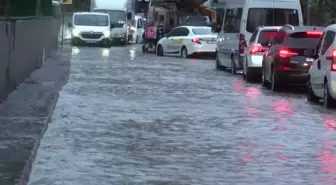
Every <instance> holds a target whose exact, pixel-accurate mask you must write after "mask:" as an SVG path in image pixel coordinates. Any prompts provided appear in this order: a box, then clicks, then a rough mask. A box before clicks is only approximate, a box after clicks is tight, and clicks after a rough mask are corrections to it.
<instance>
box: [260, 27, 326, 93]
mask: <svg viewBox="0 0 336 185" xmlns="http://www.w3.org/2000/svg"><path fill="white" fill-rule="evenodd" d="M323 31H324V27H312V26H290V25H286V26H283V27H282V28H281V29H279V30H278V32H277V33H276V34H275V36H274V38H273V39H272V40H271V41H270V43H269V46H270V48H269V49H268V51H266V52H265V54H264V56H263V61H262V85H263V86H268V85H270V86H271V89H272V90H273V91H276V90H279V89H280V88H281V87H282V86H284V85H306V83H307V79H308V71H309V68H310V66H311V65H312V62H313V61H314V53H315V50H316V47H317V44H318V42H319V40H320V38H321V36H322V34H323Z"/></svg>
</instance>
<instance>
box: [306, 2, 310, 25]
mask: <svg viewBox="0 0 336 185" xmlns="http://www.w3.org/2000/svg"><path fill="white" fill-rule="evenodd" d="M306 8H307V9H306V18H307V25H311V0H307V6H306Z"/></svg>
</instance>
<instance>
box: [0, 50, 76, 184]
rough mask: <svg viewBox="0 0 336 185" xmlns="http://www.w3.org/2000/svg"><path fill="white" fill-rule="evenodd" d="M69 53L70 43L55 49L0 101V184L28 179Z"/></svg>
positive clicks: (67, 67) (65, 73)
mask: <svg viewBox="0 0 336 185" xmlns="http://www.w3.org/2000/svg"><path fill="white" fill-rule="evenodd" d="M70 54H71V50H70V47H69V46H65V48H63V51H61V49H60V50H59V51H57V52H56V54H55V55H54V56H55V57H52V58H49V59H48V60H47V61H46V63H45V64H44V65H43V67H42V68H41V69H38V70H36V71H35V72H33V74H32V75H31V77H30V78H29V79H27V80H26V82H25V83H23V84H21V85H19V87H18V88H17V89H16V90H15V91H14V92H12V93H11V94H10V95H9V97H8V99H7V100H6V101H5V102H3V103H1V104H0V185H17V184H19V185H21V184H26V183H27V182H28V178H29V173H30V170H31V165H32V163H33V161H34V157H35V155H36V151H37V148H38V145H39V140H40V138H41V137H42V135H43V134H44V131H45V130H46V128H47V125H48V122H49V119H50V117H51V115H52V112H53V109H54V107H55V104H56V102H57V98H58V92H59V90H60V89H61V88H62V87H63V85H64V84H65V83H66V82H67V79H68V76H69V70H70V61H69V56H70Z"/></svg>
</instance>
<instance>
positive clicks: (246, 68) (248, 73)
mask: <svg viewBox="0 0 336 185" xmlns="http://www.w3.org/2000/svg"><path fill="white" fill-rule="evenodd" d="M245 66H246V67H245V80H246V82H251V78H252V77H251V73H250V70H251V69H249V67H248V64H247V60H246V62H245Z"/></svg>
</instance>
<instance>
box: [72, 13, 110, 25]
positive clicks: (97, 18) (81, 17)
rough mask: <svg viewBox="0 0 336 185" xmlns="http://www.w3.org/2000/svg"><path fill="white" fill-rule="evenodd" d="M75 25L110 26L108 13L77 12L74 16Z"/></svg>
mask: <svg viewBox="0 0 336 185" xmlns="http://www.w3.org/2000/svg"><path fill="white" fill-rule="evenodd" d="M74 25H78V26H108V25H109V22H108V16H107V15H97V14H76V15H75V17H74Z"/></svg>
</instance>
